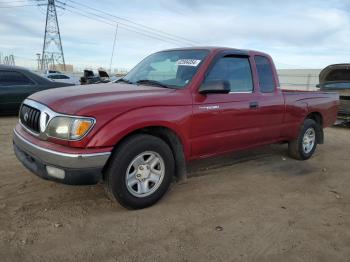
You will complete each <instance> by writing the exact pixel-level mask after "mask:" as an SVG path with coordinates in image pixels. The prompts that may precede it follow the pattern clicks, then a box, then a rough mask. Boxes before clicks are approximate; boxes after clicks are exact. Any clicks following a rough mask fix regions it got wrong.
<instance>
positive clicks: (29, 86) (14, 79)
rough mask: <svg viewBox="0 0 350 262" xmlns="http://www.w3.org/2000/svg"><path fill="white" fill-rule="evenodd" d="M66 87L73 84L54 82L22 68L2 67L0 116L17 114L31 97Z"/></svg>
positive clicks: (0, 71) (0, 76)
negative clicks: (22, 104) (47, 90)
mask: <svg viewBox="0 0 350 262" xmlns="http://www.w3.org/2000/svg"><path fill="white" fill-rule="evenodd" d="M64 86H72V84H66V83H58V82H52V81H50V80H48V79H46V78H44V77H42V76H39V75H37V74H36V73H33V72H31V71H29V70H27V69H25V68H22V67H17V66H6V65H0V114H2V115H3V114H14V113H15V114H16V113H17V112H18V110H19V107H20V105H21V103H22V102H23V100H24V99H25V98H26V97H28V96H29V95H31V94H33V93H35V92H38V91H42V90H45V89H51V88H57V87H64Z"/></svg>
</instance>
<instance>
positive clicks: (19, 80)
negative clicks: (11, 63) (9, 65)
mask: <svg viewBox="0 0 350 262" xmlns="http://www.w3.org/2000/svg"><path fill="white" fill-rule="evenodd" d="M11 85H34V82H33V81H32V80H30V79H29V78H28V77H26V76H25V75H23V74H22V73H20V72H16V71H2V70H1V71H0V86H11Z"/></svg>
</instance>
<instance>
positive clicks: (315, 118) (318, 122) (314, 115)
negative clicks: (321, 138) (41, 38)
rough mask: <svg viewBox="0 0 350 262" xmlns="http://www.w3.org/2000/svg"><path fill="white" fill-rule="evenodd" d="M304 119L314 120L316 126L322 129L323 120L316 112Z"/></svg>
mask: <svg viewBox="0 0 350 262" xmlns="http://www.w3.org/2000/svg"><path fill="white" fill-rule="evenodd" d="M306 118H307V119H312V120H314V121H315V122H316V123H317V124H319V126H320V127H323V118H322V115H321V114H320V113H318V112H313V113H310V114H309V115H308V116H307V117H306Z"/></svg>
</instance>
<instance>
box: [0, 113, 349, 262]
mask: <svg viewBox="0 0 350 262" xmlns="http://www.w3.org/2000/svg"><path fill="white" fill-rule="evenodd" d="M16 121H17V120H16V118H15V117H3V118H0V167H1V168H0V172H1V173H0V261H2V262H5V261H11V262H15V261H45V262H46V261H268V262H271V261H327V262H328V261H350V220H349V217H350V201H349V199H350V171H349V170H350V139H349V138H350V129H348V128H328V129H327V130H326V135H325V138H326V143H325V145H321V146H319V147H318V149H317V151H316V153H315V156H314V157H313V158H312V159H310V160H308V161H296V160H293V159H291V158H289V157H288V156H287V146H286V145H273V146H268V147H265V148H262V149H258V150H254V151H249V152H244V153H241V154H234V155H231V156H225V157H221V158H216V159H211V160H203V161H200V162H195V163H192V164H191V165H190V167H189V173H190V176H191V177H190V179H188V181H187V183H185V184H174V185H173V186H172V187H171V190H170V191H169V192H168V194H167V195H166V196H165V197H164V198H163V199H162V200H161V201H160V202H159V203H158V204H156V205H155V206H153V207H151V208H148V209H144V210H139V211H128V210H125V209H124V208H122V207H120V206H119V205H118V204H116V203H114V202H112V201H110V200H108V199H107V198H106V196H105V194H104V190H103V187H102V185H97V186H84V187H83V186H81V187H77V186H67V185H61V184H56V183H53V182H48V181H44V180H41V179H40V178H37V177H36V176H34V175H32V174H31V173H30V172H28V171H27V170H26V169H25V168H23V167H22V165H21V164H20V163H19V162H18V161H17V160H16V158H15V156H14V154H13V152H12V141H11V137H12V129H13V126H14V125H15V123H16Z"/></svg>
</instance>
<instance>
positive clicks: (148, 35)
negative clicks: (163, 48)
mask: <svg viewBox="0 0 350 262" xmlns="http://www.w3.org/2000/svg"><path fill="white" fill-rule="evenodd" d="M65 10H66V11H68V12H71V13H74V14H78V15H80V16H84V17H86V18H88V19H92V20H95V21H98V22H101V23H104V24H107V25H110V26H112V27H114V28H115V26H116V24H117V23H113V22H108V21H104V20H107V19H106V18H102V19H104V20H101V19H99V18H96V17H92V16H89V15H86V14H85V13H82V12H80V11H76V10H71V9H68V8H66V9H65ZM119 27H121V28H124V29H126V30H128V31H131V32H135V33H138V34H141V35H144V36H147V37H149V38H153V39H156V40H160V41H163V42H167V43H171V44H173V45H177V46H181V45H179V44H178V43H175V42H173V41H170V40H166V39H163V38H160V37H157V36H152V35H150V34H147V33H143V32H140V31H137V30H133V29H130V28H128V27H126V26H122V25H119Z"/></svg>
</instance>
